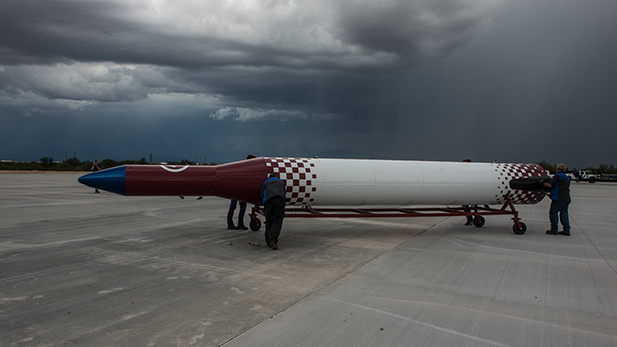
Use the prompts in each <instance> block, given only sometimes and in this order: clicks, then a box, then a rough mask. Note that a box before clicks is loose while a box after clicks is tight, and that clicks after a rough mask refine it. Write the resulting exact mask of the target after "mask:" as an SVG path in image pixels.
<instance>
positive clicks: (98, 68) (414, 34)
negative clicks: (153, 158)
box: [0, 0, 499, 120]
mask: <svg viewBox="0 0 617 347" xmlns="http://www.w3.org/2000/svg"><path fill="white" fill-rule="evenodd" d="M497 4H499V1H484V2H483V3H482V6H479V5H478V3H477V2H473V1H472V2H470V1H464V0H439V1H417V2H408V1H386V2H380V4H379V5H375V4H374V2H372V1H359V0H355V1H339V2H331V1H295V2H292V1H256V2H251V3H246V4H243V3H240V2H238V3H235V2H224V3H221V2H219V1H214V0H212V1H183V2H182V3H178V2H167V1H157V2H151V1H145V0H143V1H140V0H134V1H98V2H76V1H69V0H45V1H34V0H33V1H28V2H23V1H8V2H5V3H4V4H3V8H4V10H3V11H2V12H1V14H0V23H1V24H0V33H1V34H0V51H2V52H3V53H4V54H2V55H0V64H3V65H4V66H5V69H4V71H3V73H0V87H1V89H0V100H3V102H4V103H5V104H8V105H12V106H15V107H20V108H28V106H27V105H28V104H30V102H29V101H28V100H31V99H32V98H35V99H36V98H38V99H39V100H38V102H37V105H38V106H36V107H35V108H34V109H33V110H30V111H37V110H41V109H42V108H43V106H44V105H45V104H48V105H49V109H54V108H56V107H57V105H62V104H64V105H66V108H67V109H72V108H74V107H76V106H75V105H81V106H79V107H82V106H83V105H92V104H97V105H99V104H101V103H106V102H117V101H128V100H143V99H145V98H147V97H148V96H149V95H153V94H157V93H197V94H213V95H218V96H220V97H222V98H223V99H226V100H229V101H233V102H237V104H234V105H233V106H239V107H243V108H249V107H254V108H255V111H253V112H252V113H251V114H256V113H258V112H259V111H258V110H259V109H277V110H278V111H272V113H271V114H272V115H278V116H280V117H281V118H283V119H286V118H289V117H294V116H295V115H297V116H300V117H301V118H302V117H304V116H303V115H304V114H306V113H307V112H309V113H311V112H315V110H300V109H298V107H306V106H301V104H307V101H310V100H311V99H312V98H311V97H310V96H309V97H308V98H302V100H296V101H294V100H293V99H294V98H291V99H292V100H289V102H291V105H289V107H290V109H289V110H288V112H287V113H286V109H287V105H286V101H283V102H281V101H279V102H277V105H273V104H271V103H269V101H268V98H265V100H264V101H263V102H265V103H266V104H263V105H261V102H260V101H258V99H257V98H255V97H254V96H260V94H269V95H273V94H276V93H277V89H279V88H283V89H286V90H293V91H297V90H298V89H302V88H303V87H302V86H301V85H302V84H304V85H307V84H314V83H315V81H321V85H322V86H323V89H324V90H325V91H326V92H327V93H328V95H336V94H337V92H338V91H340V88H339V87H338V86H337V85H340V84H344V82H343V83H341V82H338V81H333V78H331V76H334V75H338V76H339V77H341V78H343V79H345V80H347V81H350V80H355V82H354V83H356V82H357V81H360V80H364V81H367V80H370V78H362V79H359V78H358V77H354V76H357V75H359V74H361V75H366V74H369V75H372V74H376V73H377V74H379V73H383V72H384V71H388V70H390V71H392V70H394V69H398V67H399V66H401V65H403V66H408V65H413V64H415V63H416V62H417V61H419V60H421V59H423V58H425V57H429V56H433V55H445V54H448V53H449V52H451V51H453V50H454V49H456V48H457V47H463V46H465V45H467V44H469V42H471V41H472V40H473V37H474V33H475V32H476V31H478V30H479V29H478V28H479V27H480V26H481V25H482V24H484V23H485V22H486V20H487V18H486V17H487V16H489V17H490V14H491V11H492V10H494V8H495V6H496V5H497ZM25 18H27V20H24V19H25ZM11 66H12V67H11ZM50 81H53V83H49V82H50ZM255 81H258V82H259V83H255ZM52 85H53V87H52ZM268 85H269V86H268ZM249 89H250V90H249ZM238 91H239V92H238ZM286 93H287V94H291V93H289V92H286ZM297 95H302V94H297ZM26 96H27V97H26ZM23 97H26V100H25V101H23V102H22V101H12V102H8V101H6V100H9V99H11V100H19V99H21V98H23ZM335 97H340V95H339V96H335ZM295 98H298V97H295ZM294 103H295V104H296V105H295V106H294V105H293V104H294ZM330 104H331V103H330V102H326V103H323V104H322V105H323V107H331V106H330ZM55 105H56V106H55ZM213 106H217V105H213ZM218 106H221V107H225V105H218ZM318 111H319V112H318V113H319V114H329V113H338V112H341V110H340V109H336V108H332V109H322V110H318ZM252 118H254V119H261V118H262V117H248V118H247V117H243V118H242V119H243V120H246V119H252ZM267 118H270V117H267Z"/></svg>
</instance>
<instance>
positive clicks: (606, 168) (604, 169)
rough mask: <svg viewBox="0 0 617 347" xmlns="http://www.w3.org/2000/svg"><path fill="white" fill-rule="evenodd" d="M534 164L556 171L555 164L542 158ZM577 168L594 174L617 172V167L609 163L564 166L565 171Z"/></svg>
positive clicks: (552, 171)
mask: <svg viewBox="0 0 617 347" xmlns="http://www.w3.org/2000/svg"><path fill="white" fill-rule="evenodd" d="M536 164H538V165H540V166H542V167H543V168H544V169H545V170H548V171H550V172H551V173H555V172H556V170H555V167H556V166H557V164H555V165H553V164H551V163H549V162H547V161H545V160H542V161H541V162H538V163H536ZM579 170H585V171H587V172H589V173H592V174H596V175H603V174H617V168H616V167H615V166H613V164H610V165H609V164H600V165H599V166H598V167H597V168H596V167H586V168H584V169H577V168H576V167H573V168H566V171H579Z"/></svg>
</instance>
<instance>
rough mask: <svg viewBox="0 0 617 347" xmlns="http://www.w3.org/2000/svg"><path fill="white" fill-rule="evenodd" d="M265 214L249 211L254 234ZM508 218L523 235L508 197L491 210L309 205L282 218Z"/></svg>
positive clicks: (478, 220)
mask: <svg viewBox="0 0 617 347" xmlns="http://www.w3.org/2000/svg"><path fill="white" fill-rule="evenodd" d="M258 214H259V215H262V216H265V215H266V211H265V209H264V208H263V206H257V205H255V206H254V207H253V210H252V212H251V221H250V223H249V225H250V228H251V230H253V231H257V230H259V228H260V227H261V220H260V219H259V218H257V215H258ZM495 215H511V216H512V220H513V221H514V225H513V226H512V231H514V233H515V234H517V235H522V234H524V233H525V232H526V231H527V225H525V223H523V222H521V219H520V218H519V217H518V211H517V210H516V208H515V207H514V204H513V203H512V199H511V198H510V196H509V195H508V196H506V202H505V203H504V204H503V206H501V208H499V209H497V208H491V207H490V206H488V205H484V206H478V205H471V206H469V207H463V206H456V207H451V206H447V207H417V208H415V207H404V208H312V207H310V206H303V207H299V208H298V207H290V208H286V209H285V218H395V217H453V216H472V217H473V224H474V225H475V226H477V227H481V226H483V225H484V223H485V222H486V220H485V219H484V217H483V216H495Z"/></svg>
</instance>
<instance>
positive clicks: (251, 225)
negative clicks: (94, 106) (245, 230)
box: [249, 217, 261, 231]
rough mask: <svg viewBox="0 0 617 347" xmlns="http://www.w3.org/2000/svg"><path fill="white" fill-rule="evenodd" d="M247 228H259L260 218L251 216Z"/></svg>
mask: <svg viewBox="0 0 617 347" xmlns="http://www.w3.org/2000/svg"><path fill="white" fill-rule="evenodd" d="M249 228H251V230H253V231H257V230H259V228H261V220H259V218H257V217H255V218H251V221H250V222H249Z"/></svg>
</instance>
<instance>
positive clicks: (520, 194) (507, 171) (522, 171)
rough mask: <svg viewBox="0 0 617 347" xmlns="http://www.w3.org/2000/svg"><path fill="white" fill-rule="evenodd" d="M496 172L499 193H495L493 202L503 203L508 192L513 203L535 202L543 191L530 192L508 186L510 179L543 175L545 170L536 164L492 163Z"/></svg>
mask: <svg viewBox="0 0 617 347" xmlns="http://www.w3.org/2000/svg"><path fill="white" fill-rule="evenodd" d="M494 167H495V172H497V181H498V182H497V184H498V189H499V194H498V195H495V202H494V203H495V204H503V203H504V202H505V196H506V194H510V197H511V198H512V202H514V203H515V204H537V203H538V202H540V201H541V200H542V198H544V195H545V193H541V192H530V191H525V190H517V189H511V188H510V180H513V179H517V178H528V177H539V176H545V175H546V171H545V170H544V168H542V166H540V165H536V164H494Z"/></svg>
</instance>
